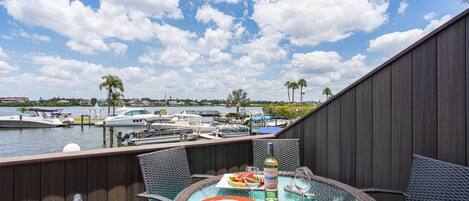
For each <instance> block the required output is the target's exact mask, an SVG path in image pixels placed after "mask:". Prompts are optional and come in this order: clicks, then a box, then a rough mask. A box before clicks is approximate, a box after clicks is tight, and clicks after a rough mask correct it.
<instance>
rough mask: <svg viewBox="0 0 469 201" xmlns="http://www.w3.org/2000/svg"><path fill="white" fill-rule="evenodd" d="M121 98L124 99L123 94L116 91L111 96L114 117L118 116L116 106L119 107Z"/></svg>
mask: <svg viewBox="0 0 469 201" xmlns="http://www.w3.org/2000/svg"><path fill="white" fill-rule="evenodd" d="M121 98H124V94H122V93H119V92H117V91H116V92H113V93H112V94H111V105H112V115H116V106H117V105H119V101H121Z"/></svg>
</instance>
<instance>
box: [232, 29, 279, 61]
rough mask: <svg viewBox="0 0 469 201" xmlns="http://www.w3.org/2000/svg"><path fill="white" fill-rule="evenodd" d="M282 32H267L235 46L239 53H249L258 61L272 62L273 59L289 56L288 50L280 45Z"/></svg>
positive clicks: (235, 50) (234, 48)
mask: <svg viewBox="0 0 469 201" xmlns="http://www.w3.org/2000/svg"><path fill="white" fill-rule="evenodd" d="M281 37H282V36H281V34H278V33H277V34H273V33H272V34H271V33H269V34H266V35H265V36H261V37H259V38H256V39H253V40H251V41H249V42H248V43H246V44H240V45H237V46H234V47H233V51H234V52H237V53H244V54H247V55H248V56H249V57H251V58H253V59H255V60H256V62H262V63H266V64H268V63H271V62H272V61H273V60H282V59H285V58H286V57H287V52H286V51H285V50H284V49H283V48H282V47H280V46H279V45H278V43H279V41H280V39H281Z"/></svg>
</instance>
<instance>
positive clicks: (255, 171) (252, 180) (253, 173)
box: [244, 166, 261, 197]
mask: <svg viewBox="0 0 469 201" xmlns="http://www.w3.org/2000/svg"><path fill="white" fill-rule="evenodd" d="M260 182H261V178H260V176H259V168H257V167H254V166H248V167H246V169H245V171H244V183H246V186H247V187H248V188H249V189H250V191H249V197H251V196H252V195H253V192H254V189H256V188H257V187H258V186H259V185H260Z"/></svg>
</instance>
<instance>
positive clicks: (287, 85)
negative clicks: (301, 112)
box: [283, 81, 291, 102]
mask: <svg viewBox="0 0 469 201" xmlns="http://www.w3.org/2000/svg"><path fill="white" fill-rule="evenodd" d="M290 83H291V82H290V81H286V82H285V84H283V85H284V86H286V87H287V93H288V102H290Z"/></svg>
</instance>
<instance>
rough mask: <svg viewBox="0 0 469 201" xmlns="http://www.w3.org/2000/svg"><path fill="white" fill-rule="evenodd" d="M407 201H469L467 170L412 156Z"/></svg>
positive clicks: (468, 176) (466, 168) (458, 166)
mask: <svg viewBox="0 0 469 201" xmlns="http://www.w3.org/2000/svg"><path fill="white" fill-rule="evenodd" d="M407 200H422V201H423V200H432V201H434V200H461V201H462V200H469V168H468V167H464V166H461V165H456V164H452V163H448V162H444V161H440V160H436V159H432V158H428V157H424V156H419V155H415V154H414V156H413V160H412V169H411V173H410V177H409V186H408V187H407Z"/></svg>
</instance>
